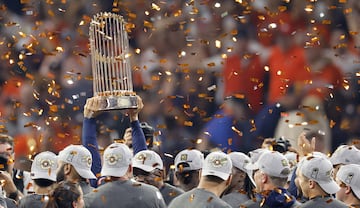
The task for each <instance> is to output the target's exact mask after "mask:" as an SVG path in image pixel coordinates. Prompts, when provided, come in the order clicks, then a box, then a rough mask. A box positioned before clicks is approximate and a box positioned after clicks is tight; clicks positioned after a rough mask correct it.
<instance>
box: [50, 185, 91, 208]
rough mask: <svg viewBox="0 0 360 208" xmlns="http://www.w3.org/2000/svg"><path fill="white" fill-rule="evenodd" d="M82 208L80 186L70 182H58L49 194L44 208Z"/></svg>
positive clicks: (82, 201) (82, 200)
mask: <svg viewBox="0 0 360 208" xmlns="http://www.w3.org/2000/svg"><path fill="white" fill-rule="evenodd" d="M59 207H64V208H65V207H66V208H83V207H84V199H83V193H82V190H81V188H80V186H79V185H78V184H77V183H73V182H70V181H62V182H60V183H59V184H58V185H57V186H56V187H55V189H54V191H53V192H52V193H51V194H50V197H49V201H48V202H47V204H46V205H45V208H59Z"/></svg>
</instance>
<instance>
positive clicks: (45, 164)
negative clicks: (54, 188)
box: [30, 151, 58, 182]
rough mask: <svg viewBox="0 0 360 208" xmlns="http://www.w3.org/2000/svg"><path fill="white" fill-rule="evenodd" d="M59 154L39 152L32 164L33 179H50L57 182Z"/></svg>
mask: <svg viewBox="0 0 360 208" xmlns="http://www.w3.org/2000/svg"><path fill="white" fill-rule="evenodd" d="M57 168H58V163H57V156H56V154H55V153H53V152H49V151H46V152H41V153H39V154H37V155H36V156H35V158H34V160H33V162H32V164H31V173H30V175H31V179H48V180H50V181H54V182H56V171H57Z"/></svg>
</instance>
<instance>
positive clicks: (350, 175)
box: [345, 173, 354, 184]
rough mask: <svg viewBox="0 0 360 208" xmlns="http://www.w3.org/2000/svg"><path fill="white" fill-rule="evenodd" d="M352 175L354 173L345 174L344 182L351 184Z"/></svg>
mask: <svg viewBox="0 0 360 208" xmlns="http://www.w3.org/2000/svg"><path fill="white" fill-rule="evenodd" d="M353 177H354V173H349V174H347V176H346V178H345V183H347V184H351V181H352V179H353Z"/></svg>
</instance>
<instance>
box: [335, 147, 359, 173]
mask: <svg viewBox="0 0 360 208" xmlns="http://www.w3.org/2000/svg"><path fill="white" fill-rule="evenodd" d="M330 162H331V163H332V165H333V167H334V176H336V173H337V171H338V170H339V168H340V166H341V165H348V164H357V165H360V150H359V149H358V148H356V147H355V146H353V145H340V146H339V147H338V148H336V150H335V151H334V153H333V154H332V155H331V157H330Z"/></svg>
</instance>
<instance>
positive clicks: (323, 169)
mask: <svg viewBox="0 0 360 208" xmlns="http://www.w3.org/2000/svg"><path fill="white" fill-rule="evenodd" d="M299 168H300V171H301V173H302V174H303V175H304V176H306V177H307V178H309V179H310V180H314V181H316V182H317V183H318V184H319V186H320V187H321V188H322V189H323V190H324V191H325V192H326V193H328V194H335V193H336V192H338V191H339V189H340V187H339V186H338V185H337V184H336V182H335V181H334V180H333V178H332V176H331V175H332V172H333V166H332V164H331V162H330V161H329V160H328V159H326V158H325V157H319V156H307V157H305V158H303V159H302V160H301V162H300V164H299Z"/></svg>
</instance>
